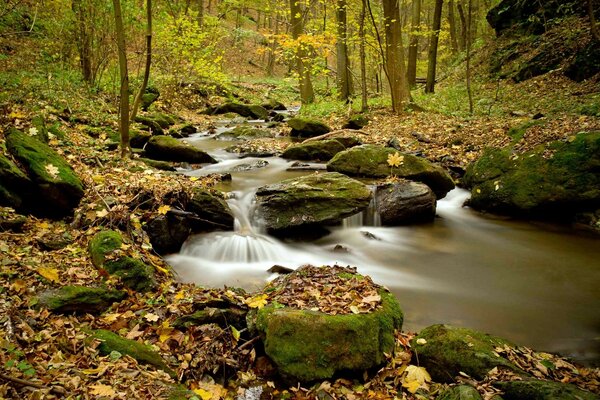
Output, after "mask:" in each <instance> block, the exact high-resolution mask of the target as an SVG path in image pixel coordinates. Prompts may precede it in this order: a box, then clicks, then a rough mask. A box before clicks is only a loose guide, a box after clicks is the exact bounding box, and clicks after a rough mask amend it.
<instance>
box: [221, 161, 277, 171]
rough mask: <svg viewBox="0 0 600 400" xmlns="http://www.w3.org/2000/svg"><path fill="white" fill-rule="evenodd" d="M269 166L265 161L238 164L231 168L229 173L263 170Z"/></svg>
mask: <svg viewBox="0 0 600 400" xmlns="http://www.w3.org/2000/svg"><path fill="white" fill-rule="evenodd" d="M267 165H269V162H268V161H266V160H256V161H254V162H253V163H246V164H239V165H236V166H235V167H233V168H231V169H230V170H229V171H230V172H244V171H252V170H253V169H258V168H264V167H266V166H267Z"/></svg>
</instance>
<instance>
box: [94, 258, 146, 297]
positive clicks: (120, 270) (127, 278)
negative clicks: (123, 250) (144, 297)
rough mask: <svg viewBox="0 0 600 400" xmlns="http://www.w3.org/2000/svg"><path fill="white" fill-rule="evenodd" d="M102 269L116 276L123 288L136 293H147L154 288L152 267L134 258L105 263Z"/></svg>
mask: <svg viewBox="0 0 600 400" xmlns="http://www.w3.org/2000/svg"><path fill="white" fill-rule="evenodd" d="M104 268H105V269H106V271H108V273H110V274H112V275H115V276H118V277H119V278H120V279H121V281H122V282H123V283H124V284H125V286H127V287H128V288H130V289H133V290H136V291H138V292H147V291H149V290H152V289H154V288H155V287H156V282H155V280H154V270H153V269H152V267H150V266H149V265H146V264H145V263H144V262H142V261H141V260H138V259H136V258H132V257H121V258H119V259H118V260H114V261H107V262H105V263H104Z"/></svg>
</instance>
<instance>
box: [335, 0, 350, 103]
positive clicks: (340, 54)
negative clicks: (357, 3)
mask: <svg viewBox="0 0 600 400" xmlns="http://www.w3.org/2000/svg"><path fill="white" fill-rule="evenodd" d="M347 8H348V5H347V3H346V0H337V4H336V22H337V42H336V49H337V81H338V88H339V91H340V99H342V100H347V99H349V98H350V96H351V95H352V75H351V71H350V62H349V61H348V23H347V17H346V13H347Z"/></svg>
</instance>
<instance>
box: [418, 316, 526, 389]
mask: <svg viewBox="0 0 600 400" xmlns="http://www.w3.org/2000/svg"><path fill="white" fill-rule="evenodd" d="M419 339H425V342H422V341H419ZM419 342H421V343H419ZM504 345H511V343H510V342H508V341H507V340H505V339H502V338H499V337H495V336H491V335H487V334H484V333H481V332H477V331H474V330H471V329H467V328H458V327H454V326H450V325H432V326H430V327H427V328H425V329H423V330H422V331H421V332H420V333H419V335H418V336H416V337H415V338H413V340H411V347H412V348H413V352H414V354H415V358H418V360H419V363H420V364H421V366H423V367H425V368H426V369H427V371H428V372H429V374H430V375H431V377H432V378H433V380H434V381H436V382H452V381H453V380H454V377H455V376H457V375H459V372H464V373H466V374H468V375H470V376H472V377H473V378H475V379H483V378H485V376H486V374H487V372H488V371H489V370H491V369H492V368H494V367H503V368H507V369H509V370H511V371H513V372H517V373H519V372H522V371H520V370H519V368H518V367H517V366H515V365H514V364H512V363H511V362H510V361H508V360H506V359H504V358H502V357H500V356H498V355H496V354H495V353H494V351H495V348H496V347H497V346H504Z"/></svg>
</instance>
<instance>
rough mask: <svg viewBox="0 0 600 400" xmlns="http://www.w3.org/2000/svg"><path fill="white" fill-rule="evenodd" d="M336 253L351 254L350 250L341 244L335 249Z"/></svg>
mask: <svg viewBox="0 0 600 400" xmlns="http://www.w3.org/2000/svg"><path fill="white" fill-rule="evenodd" d="M333 252H334V253H350V250H348V248H347V247H346V246H342V245H341V244H336V245H335V247H334V248H333Z"/></svg>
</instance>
